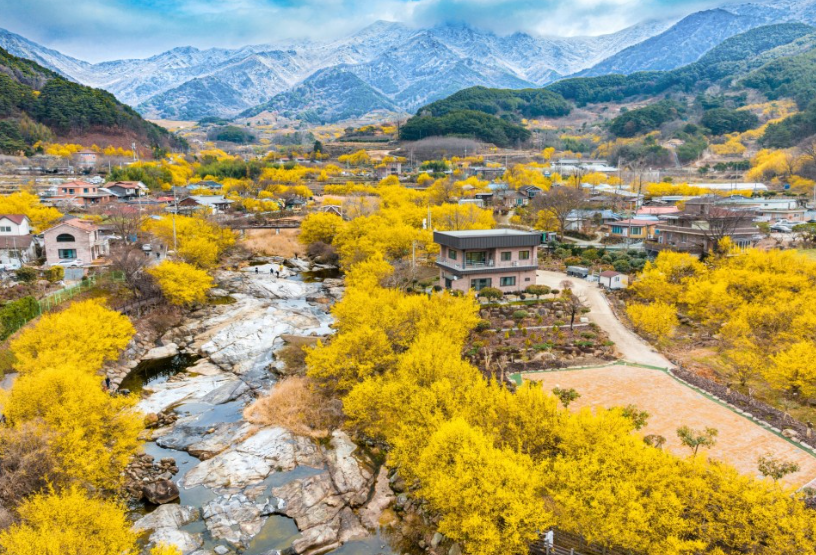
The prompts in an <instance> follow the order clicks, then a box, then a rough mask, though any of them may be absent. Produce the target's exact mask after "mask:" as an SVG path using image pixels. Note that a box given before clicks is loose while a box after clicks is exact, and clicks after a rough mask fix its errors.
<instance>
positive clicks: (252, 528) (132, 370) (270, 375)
mask: <svg viewBox="0 0 816 555" xmlns="http://www.w3.org/2000/svg"><path fill="white" fill-rule="evenodd" d="M271 262H274V265H273V264H267V265H263V266H255V267H249V268H246V269H245V270H244V271H240V272H223V273H221V274H220V275H218V276H217V278H218V279H217V281H218V285H219V288H218V289H217V290H215V291H214V296H215V297H217V298H220V299H223V302H216V303H214V304H211V305H208V306H206V307H205V308H201V309H199V310H197V311H195V312H193V313H192V314H189V315H188V316H187V317H186V319H185V320H184V321H183V322H182V324H181V325H180V326H177V327H175V328H173V329H172V330H170V331H169V332H167V333H166V334H164V335H163V336H162V337H161V338H160V339H159V340H158V341H157V342H156V344H155V346H151V347H150V348H149V349H147V348H146V347H145V346H144V345H142V346H141V348H139V347H138V346H134V347H133V348H132V349H131V351H130V352H129V353H126V358H129V359H130V360H131V362H129V363H127V364H126V365H125V366H123V367H121V368H120V369H119V371H118V373H116V372H113V373H112V375H113V376H114V382H115V383H117V384H120V387H121V388H128V389H131V390H133V394H139V395H140V396H141V400H140V402H139V404H138V405H137V407H138V409H139V410H141V411H142V412H143V413H145V414H146V415H147V417H146V421H147V424H148V430H147V432H146V433H147V437H146V439H147V440H148V441H147V443H146V444H145V448H144V453H143V454H142V455H140V456H139V457H137V459H136V461H135V462H134V463H133V464H131V466H130V467H129V468H128V470H127V472H128V481H129V483H130V490H131V493H132V494H134V496H135V497H136V498H139V497H141V498H142V499H143V500H142V501H141V502H140V506H139V507H138V508H137V510H139V511H141V514H142V515H143V516H141V517H140V518H139V519H138V520H137V521H136V523H135V527H136V528H137V529H138V530H142V531H143V532H144V535H145V539H146V549H148V548H149V547H150V546H152V545H154V544H156V543H159V542H166V543H173V544H176V545H177V546H178V547H179V548H181V550H182V552H183V553H184V554H185V555H190V554H194V555H212V554H218V555H224V554H227V553H243V554H244V555H278V554H303V555H316V554H320V553H328V552H331V553H336V554H338V555H369V554H370V555H374V554H379V553H383V554H388V553H391V552H392V551H391V548H390V547H389V546H388V544H387V542H386V541H385V540H384V539H383V538H382V537H381V535H380V533H379V522H380V518H381V514H382V512H383V510H385V509H386V507H388V506H389V505H390V504H391V503H392V501H393V500H394V494H393V493H392V491H391V488H390V487H389V481H388V475H387V473H386V470H385V468H384V467H378V465H376V464H375V463H374V462H373V461H372V460H371V458H370V457H368V456H366V455H365V454H364V453H363V452H362V451H361V449H359V448H358V447H357V446H356V445H355V444H354V443H353V442H352V441H351V440H350V438H349V437H348V436H347V435H346V434H345V433H344V432H342V431H335V432H334V433H333V434H332V436H331V437H330V438H329V439H328V440H325V441H315V440H312V439H310V438H306V437H298V436H295V435H293V434H292V433H290V432H289V431H287V430H285V429H283V428H278V427H264V426H259V425H255V424H252V423H250V422H247V421H246V420H245V419H244V417H243V410H244V408H245V407H246V406H247V405H248V404H249V403H251V402H252V401H253V400H254V399H256V398H257V397H258V396H260V395H263V394H264V393H265V392H266V391H268V390H269V389H270V388H273V387H274V386H275V379H276V373H275V369H276V368H280V365H281V364H282V362H280V361H277V360H276V359H275V352H276V351H277V350H278V349H280V348H282V347H283V346H284V345H285V343H286V340H291V338H293V337H303V336H320V337H322V336H326V335H328V334H330V333H331V332H332V330H331V327H330V325H331V323H332V318H331V315H330V314H329V309H330V307H331V304H332V303H333V302H334V301H335V300H336V299H337V298H339V297H340V296H341V295H342V292H343V289H342V281H341V280H338V279H333V278H329V279H324V280H322V281H312V280H310V279H309V277H310V276H311V277H313V275H312V274H309V273H308V270H309V268H308V267H307V266H306V265H305V264H304V262H303V261H302V260H291V261H285V263H284V264H285V266H283V265H279V264H280V263H281V262H284V261H281V260H276V261H271ZM256 268H257V271H256ZM270 269H271V270H273V271H272V272H271V271H270ZM276 269H277V270H280V277H276V276H275V274H274V270H276ZM318 279H320V278H318ZM310 281H311V282H310ZM129 355H132V356H129ZM120 382H121V383H120Z"/></svg>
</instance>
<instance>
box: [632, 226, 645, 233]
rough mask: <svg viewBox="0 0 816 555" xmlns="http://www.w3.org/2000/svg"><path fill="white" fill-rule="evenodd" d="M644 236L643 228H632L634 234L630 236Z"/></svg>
mask: <svg viewBox="0 0 816 555" xmlns="http://www.w3.org/2000/svg"><path fill="white" fill-rule="evenodd" d="M642 234H643V228H642V227H633V228H632V233H630V235H642Z"/></svg>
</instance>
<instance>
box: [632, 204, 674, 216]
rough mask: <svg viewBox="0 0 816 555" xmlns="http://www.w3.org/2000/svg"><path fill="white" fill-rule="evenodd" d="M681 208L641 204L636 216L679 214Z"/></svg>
mask: <svg viewBox="0 0 816 555" xmlns="http://www.w3.org/2000/svg"><path fill="white" fill-rule="evenodd" d="M678 212H680V209H679V208H678V207H677V206H641V207H640V208H639V209H638V211H637V214H636V216H656V217H657V218H661V217H662V216H667V215H669V214H677V213H678Z"/></svg>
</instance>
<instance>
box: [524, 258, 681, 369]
mask: <svg viewBox="0 0 816 555" xmlns="http://www.w3.org/2000/svg"><path fill="white" fill-rule="evenodd" d="M564 280H569V281H570V282H572V290H573V292H574V293H575V294H577V295H579V296H580V297H581V298H582V299H584V300H585V302H586V303H587V304H588V305H589V308H590V313H589V314H588V316H589V319H590V320H592V321H593V322H595V323H596V324H598V325H599V326H600V327H601V328H602V329H603V330H604V331H605V332H606V333H607V334H608V335H609V339H611V340H612V341H614V342H615V348H616V349H617V350H618V353H620V355H621V357H622V358H623V359H624V360H627V361H629V362H635V363H638V364H646V365H648V366H658V367H660V368H673V367H674V365H673V364H672V363H671V362H669V360H668V359H667V358H666V357H664V356H663V355H661V354H660V353H658V352H657V351H655V350H654V349H653V348H652V347H651V346H650V345H649V344H648V343H646V342H645V341H644V340H643V339H641V338H640V337H638V336H637V334H635V333H633V332H631V331H629V329H627V328H626V326H624V325H623V324H622V323H621V321H620V320H618V318H617V316H615V313H614V312H612V308H611V307H610V306H609V303H608V302H607V300H606V297H604V295H603V292H602V291H601V289H600V288H599V287H598V284H597V283H590V282H588V281H585V280H583V279H581V278H575V277H569V276H567V275H566V274H562V273H560V272H550V271H544V270H539V271H538V272H537V275H536V283H538V284H539V285H546V286H548V287H550V288H554V289H559V290H560V289H562V287H561V282H562V281H564Z"/></svg>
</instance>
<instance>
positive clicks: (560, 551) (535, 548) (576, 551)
mask: <svg viewBox="0 0 816 555" xmlns="http://www.w3.org/2000/svg"><path fill="white" fill-rule="evenodd" d="M624 553H629V552H628V551H617V550H614V549H609V548H606V547H598V546H594V545H590V544H589V543H587V542H586V541H585V540H584V539H583V538H582V537H581V536H578V535H576V534H570V533H568V532H562V531H561V530H555V533H554V541H553V549H551V550H549V551H548V550H547V546H546V545H545V543H544V539H543V538H540V539H539V540H538V541H535V542H533V543H532V544H531V545H530V555H624Z"/></svg>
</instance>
